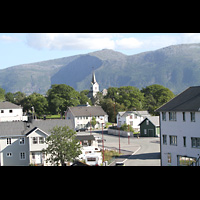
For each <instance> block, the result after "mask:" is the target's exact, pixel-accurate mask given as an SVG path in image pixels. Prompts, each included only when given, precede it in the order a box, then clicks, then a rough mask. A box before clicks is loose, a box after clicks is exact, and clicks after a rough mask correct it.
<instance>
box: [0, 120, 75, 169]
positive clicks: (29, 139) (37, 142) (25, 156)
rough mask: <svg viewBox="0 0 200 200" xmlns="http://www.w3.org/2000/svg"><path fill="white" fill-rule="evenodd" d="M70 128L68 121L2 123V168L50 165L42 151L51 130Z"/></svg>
mask: <svg viewBox="0 0 200 200" xmlns="http://www.w3.org/2000/svg"><path fill="white" fill-rule="evenodd" d="M65 125H67V126H69V127H70V128H72V124H71V121H69V120H68V121H67V120H60V119H59V120H37V121H35V120H33V122H32V123H28V122H22V121H19V122H4V123H0V166H28V165H29V164H36V165H49V164H48V163H46V161H45V160H46V157H45V155H44V154H43V153H42V149H45V148H46V147H47V146H46V144H45V139H46V137H47V136H48V135H49V134H50V129H52V128H53V127H55V126H65Z"/></svg>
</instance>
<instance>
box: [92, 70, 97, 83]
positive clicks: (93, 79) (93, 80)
mask: <svg viewBox="0 0 200 200" xmlns="http://www.w3.org/2000/svg"><path fill="white" fill-rule="evenodd" d="M96 82H97V81H96V77H95V73H94V71H93V73H92V84H95V83H96Z"/></svg>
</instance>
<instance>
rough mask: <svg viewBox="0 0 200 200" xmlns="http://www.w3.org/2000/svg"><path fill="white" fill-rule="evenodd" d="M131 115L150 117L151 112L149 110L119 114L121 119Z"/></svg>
mask: <svg viewBox="0 0 200 200" xmlns="http://www.w3.org/2000/svg"><path fill="white" fill-rule="evenodd" d="M131 113H133V114H136V115H138V116H142V117H148V116H150V114H149V112H148V111H147V110H142V111H141V110H138V111H137V110H135V111H124V112H118V114H119V115H120V117H126V116H128V115H130V114H131Z"/></svg>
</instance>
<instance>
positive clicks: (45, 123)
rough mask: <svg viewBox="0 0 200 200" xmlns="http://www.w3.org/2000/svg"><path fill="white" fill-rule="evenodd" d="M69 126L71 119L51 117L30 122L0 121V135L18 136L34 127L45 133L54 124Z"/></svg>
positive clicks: (70, 125) (27, 132)
mask: <svg viewBox="0 0 200 200" xmlns="http://www.w3.org/2000/svg"><path fill="white" fill-rule="evenodd" d="M27 125H29V127H27ZM65 125H67V126H69V128H71V129H73V125H72V122H71V120H64V119H63V120H62V119H52V120H33V122H32V123H26V122H22V121H20V122H0V136H20V135H26V134H29V133H30V132H32V131H33V130H34V129H35V128H36V127H37V128H39V129H41V130H42V131H44V132H45V133H47V134H50V129H52V128H53V127H55V126H65Z"/></svg>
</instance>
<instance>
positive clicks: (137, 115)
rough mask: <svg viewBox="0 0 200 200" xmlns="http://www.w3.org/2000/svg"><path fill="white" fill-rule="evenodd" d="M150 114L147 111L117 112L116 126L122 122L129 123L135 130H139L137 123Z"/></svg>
mask: <svg viewBox="0 0 200 200" xmlns="http://www.w3.org/2000/svg"><path fill="white" fill-rule="evenodd" d="M148 116H150V114H149V113H148V111H126V112H119V113H118V114H117V126H118V127H121V126H122V125H123V124H127V125H131V126H132V127H133V129H134V130H135V131H139V130H140V126H139V124H140V123H141V122H142V121H143V119H144V118H145V117H148Z"/></svg>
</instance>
